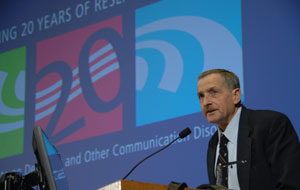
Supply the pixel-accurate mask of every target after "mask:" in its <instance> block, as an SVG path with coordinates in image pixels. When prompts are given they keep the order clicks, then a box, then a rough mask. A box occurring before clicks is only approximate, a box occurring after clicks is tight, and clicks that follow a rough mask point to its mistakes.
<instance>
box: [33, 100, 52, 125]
mask: <svg viewBox="0 0 300 190" xmlns="http://www.w3.org/2000/svg"><path fill="white" fill-rule="evenodd" d="M55 107H56V104H55V105H53V106H51V107H50V108H48V109H46V110H45V111H43V112H41V113H39V114H35V122H37V121H39V120H41V119H43V118H44V117H46V116H47V115H50V114H51V113H52V112H54V110H55Z"/></svg>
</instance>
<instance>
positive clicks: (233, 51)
mask: <svg viewBox="0 0 300 190" xmlns="http://www.w3.org/2000/svg"><path fill="white" fill-rule="evenodd" d="M161 30H178V31H183V32H186V33H189V34H190V35H192V36H193V37H195V38H196V39H197V41H198V42H199V43H200V44H201V46H202V48H203V53H204V66H203V70H208V69H213V68H225V69H228V70H230V71H232V72H234V73H236V74H237V75H238V76H239V77H240V80H241V87H242V90H243V85H244V79H243V64H242V49H241V46H240V44H239V42H238V41H237V40H236V38H235V37H234V36H233V35H232V33H231V32H230V31H228V29H227V28H225V27H224V26H222V25H220V24H219V23H217V22H215V21H213V20H210V19H206V18H202V17H195V16H179V17H172V18H166V19H161V20H158V21H155V22H152V23H149V24H146V25H144V26H141V27H139V28H137V29H136V37H139V36H142V35H144V34H148V33H152V32H156V31H161ZM200 72H201V71H199V73H200Z"/></svg>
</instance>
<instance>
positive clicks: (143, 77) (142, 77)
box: [135, 56, 148, 90]
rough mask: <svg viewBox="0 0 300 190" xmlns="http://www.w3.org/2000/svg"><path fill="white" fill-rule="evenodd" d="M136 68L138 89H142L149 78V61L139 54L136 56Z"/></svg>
mask: <svg viewBox="0 0 300 190" xmlns="http://www.w3.org/2000/svg"><path fill="white" fill-rule="evenodd" d="M135 63H136V64H135V70H136V74H135V75H136V80H135V82H136V85H135V86H136V89H137V90H142V89H143V88H144V86H145V84H146V81H147V78H148V64H147V61H146V60H145V59H144V58H142V57H139V56H136V57H135Z"/></svg>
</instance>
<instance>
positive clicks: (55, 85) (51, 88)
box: [35, 44, 112, 99]
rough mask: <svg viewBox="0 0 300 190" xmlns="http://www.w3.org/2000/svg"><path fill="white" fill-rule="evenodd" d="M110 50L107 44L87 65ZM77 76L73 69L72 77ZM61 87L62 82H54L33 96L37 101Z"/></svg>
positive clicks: (109, 45) (75, 70) (92, 56)
mask: <svg viewBox="0 0 300 190" xmlns="http://www.w3.org/2000/svg"><path fill="white" fill-rule="evenodd" d="M111 49H112V46H111V44H108V45H106V46H104V47H102V48H100V49H99V50H98V51H97V52H95V53H94V54H92V55H91V56H90V57H89V63H90V62H92V61H93V60H95V59H97V58H98V57H99V56H101V55H103V54H104V53H106V52H108V51H110V50H111ZM77 74H78V67H77V68H75V69H73V71H72V75H73V77H75V76H76V75H77ZM61 85H62V81H61V80H59V81H58V82H56V83H55V84H53V85H51V86H49V87H48V88H46V89H43V90H40V91H38V92H36V94H35V97H36V99H39V98H41V97H43V96H46V95H47V94H49V93H51V92H53V91H54V90H56V89H57V88H60V87H61Z"/></svg>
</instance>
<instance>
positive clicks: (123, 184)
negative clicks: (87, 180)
mask: <svg viewBox="0 0 300 190" xmlns="http://www.w3.org/2000/svg"><path fill="white" fill-rule="evenodd" d="M167 189H168V186H167V185H161V184H153V183H146V182H138V181H129V180H119V181H116V182H114V183H112V184H109V185H106V186H104V187H101V188H99V189H97V190H167ZM184 190H195V189H192V188H184Z"/></svg>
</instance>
